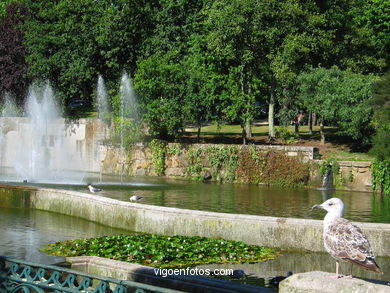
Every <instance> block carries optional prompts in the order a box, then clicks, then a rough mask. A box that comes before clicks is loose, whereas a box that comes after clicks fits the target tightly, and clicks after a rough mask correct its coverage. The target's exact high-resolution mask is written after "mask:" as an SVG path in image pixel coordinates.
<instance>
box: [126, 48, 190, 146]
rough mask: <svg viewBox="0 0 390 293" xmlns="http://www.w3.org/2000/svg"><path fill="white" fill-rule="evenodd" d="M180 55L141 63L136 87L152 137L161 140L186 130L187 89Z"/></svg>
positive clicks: (159, 57)
mask: <svg viewBox="0 0 390 293" xmlns="http://www.w3.org/2000/svg"><path fill="white" fill-rule="evenodd" d="M179 57H180V56H179V55H178V52H177V51H171V52H169V53H167V54H165V55H164V56H160V55H154V56H151V57H149V58H148V59H145V60H142V61H140V63H139V64H138V71H137V73H136V74H135V77H134V86H135V88H136V90H137V91H138V93H139V95H140V97H141V100H140V102H141V104H142V105H143V107H144V108H145V112H146V113H145V116H144V119H145V121H146V122H147V124H148V126H149V127H150V134H151V135H152V136H153V137H156V138H160V139H167V138H172V137H175V136H177V135H179V132H180V130H181V129H182V128H183V127H184V116H183V114H184V111H183V102H182V101H185V98H184V96H185V86H184V84H183V82H184V79H183V74H184V73H183V71H182V69H181V65H180V63H178V62H177V59H178V58H179Z"/></svg>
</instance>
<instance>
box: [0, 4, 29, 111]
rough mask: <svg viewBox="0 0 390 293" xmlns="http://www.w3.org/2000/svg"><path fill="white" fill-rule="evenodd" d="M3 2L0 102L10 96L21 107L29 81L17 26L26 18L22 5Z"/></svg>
mask: <svg viewBox="0 0 390 293" xmlns="http://www.w3.org/2000/svg"><path fill="white" fill-rule="evenodd" d="M6 3H8V1H6V2H3V4H0V5H4V6H0V76H1V78H0V101H1V99H2V98H3V95H5V93H8V94H11V95H12V96H13V97H14V98H15V101H16V102H17V103H18V104H19V105H22V104H23V103H24V100H25V96H26V92H27V88H28V84H29V81H30V79H29V78H28V76H27V75H26V74H27V70H28V66H27V63H26V56H27V55H28V52H27V48H26V46H25V44H24V36H23V32H22V31H21V30H20V29H19V25H20V24H21V23H22V22H23V20H24V18H25V17H26V14H27V11H26V8H25V7H24V6H23V5H20V4H17V3H11V4H8V5H6Z"/></svg>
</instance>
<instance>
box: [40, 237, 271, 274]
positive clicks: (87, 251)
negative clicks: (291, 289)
mask: <svg viewBox="0 0 390 293" xmlns="http://www.w3.org/2000/svg"><path fill="white" fill-rule="evenodd" d="M44 251H46V252H47V253H50V254H55V255H62V256H81V255H89V256H91V255H93V256H100V257H106V258H112V259H116V260H121V261H128V262H133V263H139V264H145V265H150V266H157V267H168V266H181V265H196V264H204V263H224V262H229V263H244V262H261V261H267V260H270V259H273V258H275V257H276V256H277V253H276V252H275V251H274V250H272V249H270V248H264V247H259V246H255V245H247V244H245V243H243V242H240V241H228V240H223V239H211V238H205V237H186V236H161V235H119V236H104V237H98V238H91V239H79V240H65V241H59V242H56V243H54V244H50V245H49V247H48V248H46V249H44Z"/></svg>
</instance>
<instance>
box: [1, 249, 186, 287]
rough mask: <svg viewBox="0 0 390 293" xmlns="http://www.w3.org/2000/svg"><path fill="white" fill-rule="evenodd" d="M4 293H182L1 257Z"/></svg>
mask: <svg viewBox="0 0 390 293" xmlns="http://www.w3.org/2000/svg"><path fill="white" fill-rule="evenodd" d="M5 292H9V293H43V292H55V293H62V292H64V293H66V292H70V293H76V292H77V293H78V292H85V293H130V292H132V293H148V292H161V293H168V292H169V293H173V292H179V291H176V290H171V289H167V288H161V287H157V286H152V285H147V284H143V283H138V282H132V281H125V280H118V279H114V278H106V277H102V276H97V275H91V274H87V273H83V272H79V271H75V270H71V269H67V268H64V267H59V266H54V265H43V264H37V263H31V262H26V261H21V260H17V259H12V258H7V257H1V256H0V293H5Z"/></svg>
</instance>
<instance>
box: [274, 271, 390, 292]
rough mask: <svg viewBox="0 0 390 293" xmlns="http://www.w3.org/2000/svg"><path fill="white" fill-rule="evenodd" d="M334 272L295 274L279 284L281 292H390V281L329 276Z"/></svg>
mask: <svg viewBox="0 0 390 293" xmlns="http://www.w3.org/2000/svg"><path fill="white" fill-rule="evenodd" d="M332 275H334V274H331V273H326V272H308V273H300V274H294V275H292V276H291V277H289V278H287V279H285V280H283V281H282V282H281V283H280V284H279V293H334V292H339V293H352V292H353V293H363V292H365V293H371V292H372V293H374V292H375V293H390V283H387V282H383V281H378V280H368V279H360V278H352V279H347V278H340V279H331V278H329V277H330V276H332Z"/></svg>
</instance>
